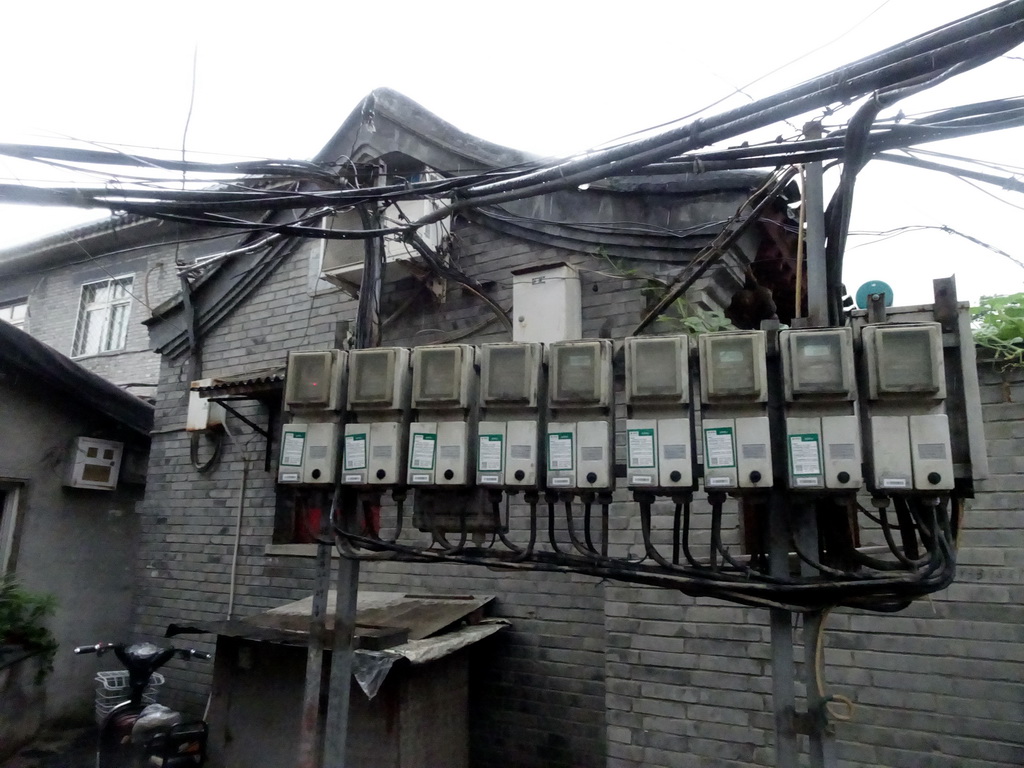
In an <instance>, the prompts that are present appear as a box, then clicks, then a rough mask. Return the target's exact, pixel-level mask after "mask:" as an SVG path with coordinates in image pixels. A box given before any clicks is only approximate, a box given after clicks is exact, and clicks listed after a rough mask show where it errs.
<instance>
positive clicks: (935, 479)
mask: <svg viewBox="0 0 1024 768" xmlns="http://www.w3.org/2000/svg"><path fill="white" fill-rule="evenodd" d="M928 482H929V483H931V484H932V485H938V484H939V483H941V482H942V475H940V474H939V473H938V472H929V473H928Z"/></svg>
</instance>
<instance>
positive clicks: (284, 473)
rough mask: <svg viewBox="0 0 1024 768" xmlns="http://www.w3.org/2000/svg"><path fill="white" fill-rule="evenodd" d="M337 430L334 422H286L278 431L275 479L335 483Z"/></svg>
mask: <svg viewBox="0 0 1024 768" xmlns="http://www.w3.org/2000/svg"><path fill="white" fill-rule="evenodd" d="M339 430H340V427H339V425H338V424H337V423H335V422H320V423H302V422H292V423H291V424H287V425H286V426H285V427H284V429H283V430H282V431H281V456H280V461H278V468H277V481H278V482H279V483H289V484H290V483H297V484H301V485H334V480H335V477H336V474H335V468H336V465H337V460H338V432H339Z"/></svg>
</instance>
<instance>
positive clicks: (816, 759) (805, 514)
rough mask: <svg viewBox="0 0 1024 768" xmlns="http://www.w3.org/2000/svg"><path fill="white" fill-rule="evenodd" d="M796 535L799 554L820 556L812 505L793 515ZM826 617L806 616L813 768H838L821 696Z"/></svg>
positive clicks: (806, 571) (809, 569)
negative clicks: (820, 660) (822, 636)
mask: <svg viewBox="0 0 1024 768" xmlns="http://www.w3.org/2000/svg"><path fill="white" fill-rule="evenodd" d="M794 524H795V530H794V536H795V538H796V541H797V543H798V544H799V546H800V551H801V552H803V553H804V554H807V555H810V556H812V557H813V556H816V555H817V554H818V549H819V547H818V520H817V517H816V514H815V508H814V505H813V504H810V503H806V504H801V505H800V506H799V507H798V508H797V509H796V510H795V515H794ZM800 572H801V573H802V574H803V575H805V576H812V575H814V574H816V573H817V571H816V570H815V569H814V567H813V566H811V565H810V564H808V563H804V562H801V564H800ZM824 618H825V615H824V612H822V611H812V612H808V613H805V614H804V615H803V636H804V678H805V683H806V686H807V718H806V723H807V728H808V731H807V737H808V743H809V754H810V768H835V765H836V743H835V736H834V735H833V733H832V729H831V727H830V726H829V723H828V710H827V709H826V708H825V704H826V699H825V698H824V697H823V696H821V694H820V691H819V688H818V679H817V675H818V654H817V651H818V641H819V639H820V634H821V623H822V621H824Z"/></svg>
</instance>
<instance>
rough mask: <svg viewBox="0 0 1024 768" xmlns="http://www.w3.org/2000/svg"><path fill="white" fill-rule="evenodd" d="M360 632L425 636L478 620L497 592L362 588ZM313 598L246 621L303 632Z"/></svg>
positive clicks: (330, 622) (330, 627) (330, 618)
mask: <svg viewBox="0 0 1024 768" xmlns="http://www.w3.org/2000/svg"><path fill="white" fill-rule="evenodd" d="M358 599H359V603H358V607H357V611H356V636H357V637H358V636H359V634H360V632H361V631H362V632H363V633H364V634H367V635H372V634H377V635H379V634H380V631H381V630H382V629H392V630H404V631H405V632H407V633H408V635H407V637H408V639H409V640H422V639H423V638H426V637H430V636H432V635H436V634H438V633H440V632H443V631H445V630H448V629H451V628H453V627H457V626H461V625H462V624H463V623H477V622H479V620H480V619H482V618H483V613H484V611H483V609H484V606H486V605H487V604H488V603H490V602H491V601H492V600H494V596H493V595H426V594H402V593H400V592H360V593H359V596H358ZM334 603H335V593H334V591H333V590H332V591H331V592H330V594H329V595H328V596H327V606H328V609H327V616H326V626H327V632H328V635H329V634H330V633H331V632H333V631H334ZM312 607H313V598H312V597H307V598H305V599H303V600H297V601H296V602H294V603H288V604H287V605H283V606H281V607H279V608H274V609H272V610H270V611H267V612H266V613H262V614H259V615H257V616H252V617H249V618H247V619H245V621H246V622H247V623H249V624H251V625H254V626H256V627H261V628H263V629H270V630H277V631H283V632H297V633H303V634H305V633H306V632H308V631H309V617H310V613H311V612H312Z"/></svg>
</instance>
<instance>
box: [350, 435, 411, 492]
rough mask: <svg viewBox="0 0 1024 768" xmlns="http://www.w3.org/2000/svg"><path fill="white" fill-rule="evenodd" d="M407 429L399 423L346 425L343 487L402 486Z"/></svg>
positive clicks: (403, 481)
mask: <svg viewBox="0 0 1024 768" xmlns="http://www.w3.org/2000/svg"><path fill="white" fill-rule="evenodd" d="M406 429H407V427H406V425H405V424H402V423H401V422H399V421H372V422H365V423H358V424H353V423H349V424H346V425H345V450H344V460H343V464H342V475H341V481H342V483H344V484H346V485H360V486H382V485H404V484H405V462H404V461H402V457H403V456H404V455H405V442H406V441H405V435H406V434H407V432H406Z"/></svg>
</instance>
